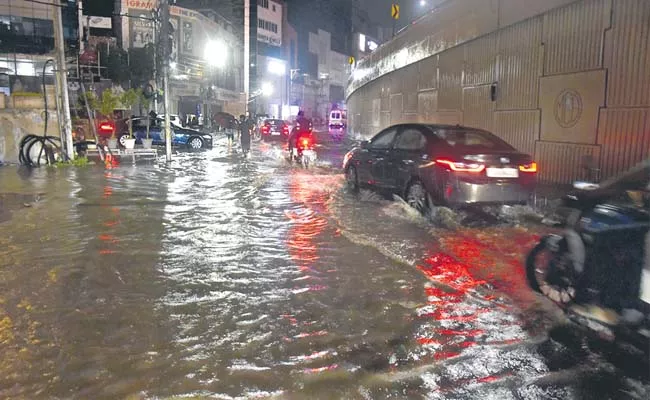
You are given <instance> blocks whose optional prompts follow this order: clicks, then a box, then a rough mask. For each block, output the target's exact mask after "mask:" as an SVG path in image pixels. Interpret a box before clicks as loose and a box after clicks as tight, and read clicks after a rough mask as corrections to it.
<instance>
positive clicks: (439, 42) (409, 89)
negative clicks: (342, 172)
mask: <svg viewBox="0 0 650 400" xmlns="http://www.w3.org/2000/svg"><path fill="white" fill-rule="evenodd" d="M499 24H500V25H499ZM360 67H361V68H360V69H359V71H361V72H362V73H360V74H359V76H358V77H356V76H355V77H353V78H352V80H351V84H350V86H349V87H348V93H351V94H350V95H349V99H348V108H349V110H350V112H349V115H351V116H352V118H353V121H352V122H351V125H350V126H351V127H352V129H360V131H355V133H357V134H360V135H362V136H364V137H368V136H370V135H373V134H374V133H377V132H378V131H379V130H380V129H381V128H384V127H386V126H388V125H389V124H391V123H394V122H399V121H415V120H417V121H421V122H435V123H463V124H465V125H468V126H476V127H481V128H484V129H488V130H491V131H493V132H494V133H495V134H497V135H498V136H500V137H501V138H503V139H505V140H506V141H508V142H509V143H511V144H512V145H513V146H515V147H517V148H518V149H520V150H521V151H524V152H527V153H530V154H533V155H534V157H535V158H536V160H537V161H538V162H539V164H540V171H541V172H540V179H541V180H542V181H547V182H556V183H569V182H571V181H572V180H574V179H577V178H584V176H583V175H584V169H583V168H582V159H583V157H584V156H587V155H589V156H593V157H594V158H595V159H596V160H598V162H599V163H600V166H601V170H602V175H603V176H602V177H603V178H606V177H610V176H612V175H615V174H617V173H620V172H622V171H624V170H626V169H627V168H629V167H630V166H632V165H634V164H635V163H637V162H639V161H641V160H642V159H644V158H647V157H650V0H581V1H575V0H545V1H539V0H449V1H447V2H446V3H444V4H443V5H442V6H441V7H440V8H439V9H438V11H436V12H434V13H432V14H431V15H429V16H428V17H427V18H425V20H423V21H421V22H420V23H418V24H416V25H414V26H413V27H412V28H409V29H408V30H407V31H406V32H404V33H402V34H400V36H398V37H397V38H396V39H395V40H394V41H392V42H389V43H388V44H386V45H384V46H382V47H380V49H379V50H378V51H377V52H376V53H374V54H373V55H372V56H371V57H370V58H369V59H366V60H363V61H362V62H361V63H360ZM377 77H379V78H377ZM493 84H494V85H495V88H496V99H493V98H492V96H491V95H492V91H491V86H492V85H493ZM366 96H367V97H369V98H370V99H371V100H370V102H365V103H364V102H363V101H361V100H360V99H362V98H364V97H366ZM373 99H376V101H377V102H380V103H381V104H380V106H379V105H378V106H376V108H380V110H374V114H375V118H374V123H373V121H372V119H373V118H366V119H363V116H362V115H361V114H363V113H366V112H367V113H369V114H373V109H372V107H371V105H370V103H372V101H373ZM359 110H360V111H359ZM359 117H361V118H360V121H358V120H357V119H358V118H359ZM544 139H546V140H544Z"/></svg>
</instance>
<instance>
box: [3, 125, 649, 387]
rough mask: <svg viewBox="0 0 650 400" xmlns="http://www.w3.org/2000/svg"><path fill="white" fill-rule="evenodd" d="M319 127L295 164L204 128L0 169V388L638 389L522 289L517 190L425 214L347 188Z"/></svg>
mask: <svg viewBox="0 0 650 400" xmlns="http://www.w3.org/2000/svg"><path fill="white" fill-rule="evenodd" d="M319 143H320V144H321V147H319V149H318V153H319V157H320V159H321V160H320V161H319V163H318V164H317V165H316V166H315V167H314V168H310V169H309V170H304V169H301V168H298V167H295V166H293V167H292V166H290V165H288V163H287V162H286V161H285V160H284V156H283V152H282V150H281V147H280V146H279V145H277V144H273V143H258V144H256V145H255V146H254V151H253V152H252V154H251V156H250V158H249V159H243V158H242V157H241V155H240V154H239V152H238V150H237V148H234V149H228V148H227V146H226V143H225V140H223V138H219V139H218V140H217V141H216V143H215V148H214V149H213V150H211V151H209V152H204V153H180V154H177V155H176V156H175V159H174V162H173V163H172V164H171V165H170V166H166V165H165V164H162V163H161V164H155V165H138V166H131V165H124V166H121V167H119V168H115V169H110V170H104V169H103V168H100V167H87V168H76V169H73V168H58V169H48V168H43V169H40V170H34V171H27V170H18V169H16V168H13V167H3V168H0V183H1V185H0V200H3V202H2V203H0V204H2V206H1V207H0V230H1V232H2V234H1V235H0V352H1V354H2V355H3V356H2V359H1V361H0V398H17V399H21V398H24V399H40V398H43V399H47V398H75V399H77V398H78V399H88V398H93V399H102V398H106V399H154V398H155V399H167V398H175V397H176V396H179V397H180V396H183V397H188V396H190V397H195V398H219V399H230V398H282V399H284V398H286V399H316V398H318V399H321V398H322V399H342V398H345V399H383V398H397V399H399V398H409V399H596V398H597V399H610V398H611V399H619V398H620V399H626V398H631V399H637V398H638V399H647V398H649V393H650V391H649V390H650V387H649V385H648V381H647V377H648V373H647V370H646V369H645V368H647V367H646V366H645V365H644V364H642V363H639V362H637V360H636V358H635V356H634V355H630V354H628V353H627V352H625V351H623V350H621V349H614V350H610V349H608V348H606V347H605V348H603V346H602V345H601V343H600V342H594V341H593V340H592V339H591V338H589V337H588V336H585V335H584V334H582V333H581V332H579V331H576V329H574V328H573V327H571V326H566V325H564V324H562V322H563V321H562V318H561V316H559V314H558V312H557V310H556V309H555V308H554V307H553V306H552V305H551V304H549V302H547V301H545V300H543V299H541V298H539V297H536V296H535V295H533V294H532V293H531V292H530V290H528V289H527V288H526V285H525V277H524V273H523V267H522V259H523V257H524V254H525V252H526V251H527V250H528V249H530V248H531V247H532V246H533V245H534V243H535V241H536V240H537V239H538V238H539V235H540V234H543V233H544V232H545V228H542V227H540V226H536V225H534V224H531V223H528V222H526V221H527V219H526V218H525V214H526V212H525V210H517V209H510V210H507V211H508V213H505V214H506V215H505V216H502V218H495V220H494V221H490V222H488V223H475V222H476V221H473V222H472V221H471V220H472V218H471V216H470V217H469V218H468V216H467V215H464V214H463V213H454V212H451V211H448V210H440V211H439V212H438V213H437V215H436V216H435V218H433V220H434V221H433V222H432V221H430V220H427V219H425V218H423V217H421V216H420V215H418V214H417V213H415V212H413V211H412V210H410V209H409V208H408V207H406V206H405V205H404V204H403V202H401V201H399V200H387V199H385V198H384V197H382V196H379V195H377V194H375V193H372V192H368V191H362V192H361V193H359V194H356V195H355V194H352V193H348V192H347V191H346V190H345V189H344V185H343V179H342V176H341V175H340V171H339V168H340V165H341V162H342V159H343V155H344V153H345V151H346V149H347V148H348V147H349V146H350V145H351V142H350V141H349V140H347V139H346V138H345V137H344V136H340V137H339V136H331V135H330V134H328V133H326V132H325V133H320V134H319ZM495 221H496V222H495ZM470 222H472V223H470ZM549 332H551V333H550V335H549Z"/></svg>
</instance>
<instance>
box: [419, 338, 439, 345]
mask: <svg viewBox="0 0 650 400" xmlns="http://www.w3.org/2000/svg"><path fill="white" fill-rule="evenodd" d="M416 340H417V342H418V343H419V344H421V345H423V346H430V345H432V344H436V345H441V344H442V342H440V340H437V339H433V338H426V337H419V338H417V339H416Z"/></svg>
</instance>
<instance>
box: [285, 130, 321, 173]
mask: <svg viewBox="0 0 650 400" xmlns="http://www.w3.org/2000/svg"><path fill="white" fill-rule="evenodd" d="M314 147H315V146H314V141H313V139H312V138H311V137H306V136H303V137H299V138H298V140H296V145H295V146H294V147H293V149H291V153H290V154H289V162H293V161H295V162H296V163H297V164H300V165H302V166H303V167H304V168H305V169H307V168H309V165H311V164H312V163H314V162H315V161H316V151H315V150H314Z"/></svg>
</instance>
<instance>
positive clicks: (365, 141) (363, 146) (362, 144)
mask: <svg viewBox="0 0 650 400" xmlns="http://www.w3.org/2000/svg"><path fill="white" fill-rule="evenodd" d="M369 144H370V142H369V141H367V140H364V141H363V142H361V148H362V149H367V148H368V145H369Z"/></svg>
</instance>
